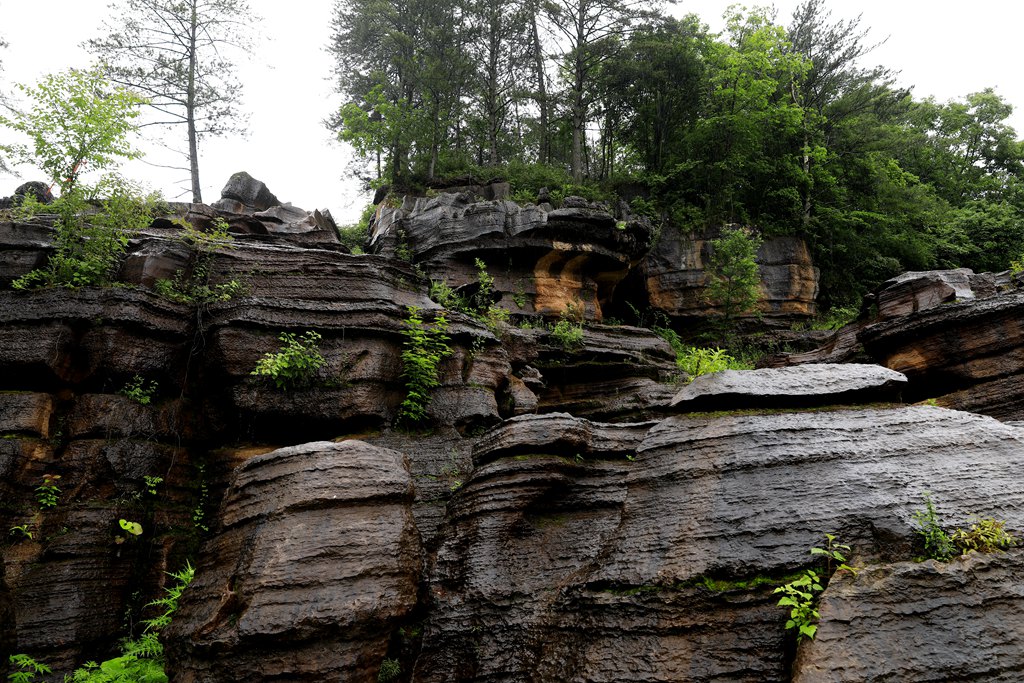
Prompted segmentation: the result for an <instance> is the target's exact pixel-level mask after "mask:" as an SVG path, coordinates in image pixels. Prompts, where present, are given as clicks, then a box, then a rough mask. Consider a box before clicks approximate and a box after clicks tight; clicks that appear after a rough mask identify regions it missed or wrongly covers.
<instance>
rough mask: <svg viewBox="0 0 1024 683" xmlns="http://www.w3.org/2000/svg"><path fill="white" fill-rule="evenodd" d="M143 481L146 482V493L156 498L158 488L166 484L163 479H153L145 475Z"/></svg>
mask: <svg viewBox="0 0 1024 683" xmlns="http://www.w3.org/2000/svg"><path fill="white" fill-rule="evenodd" d="M142 478H143V480H145V482H146V493H148V494H149V495H151V496H156V487H157V486H159V485H160V484H162V483H163V482H164V478H163V477H151V476H149V475H148V474H147V475H144V476H143V477H142Z"/></svg>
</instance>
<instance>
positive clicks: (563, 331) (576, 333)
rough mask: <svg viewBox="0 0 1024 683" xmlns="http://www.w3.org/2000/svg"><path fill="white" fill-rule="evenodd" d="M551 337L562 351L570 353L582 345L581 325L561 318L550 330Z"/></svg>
mask: <svg viewBox="0 0 1024 683" xmlns="http://www.w3.org/2000/svg"><path fill="white" fill-rule="evenodd" d="M551 336H552V337H554V338H555V340H556V341H557V342H558V343H559V344H560V345H561V347H562V348H563V349H565V350H566V351H572V350H573V349H576V348H578V347H580V346H582V345H583V323H580V322H572V321H571V320H567V319H565V318H562V319H561V320H559V321H558V322H557V323H555V326H554V327H552V328H551Z"/></svg>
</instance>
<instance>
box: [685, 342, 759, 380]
mask: <svg viewBox="0 0 1024 683" xmlns="http://www.w3.org/2000/svg"><path fill="white" fill-rule="evenodd" d="M670 343H671V342H670ZM677 353H678V352H677ZM676 365H677V366H678V367H679V369H680V370H682V371H683V372H684V373H686V375H687V377H688V378H689V379H688V381H690V382H692V381H693V380H694V379H695V378H697V377H700V376H701V375H710V374H711V373H713V372H721V371H722V370H751V369H753V366H751V365H750V364H749V363H745V362H743V361H740V360H737V359H736V358H733V357H732V356H730V355H729V354H728V353H726V352H725V350H723V349H719V348H714V349H705V348H699V347H696V346H693V347H690V348H687V349H684V350H683V351H682V353H678V355H677V356H676Z"/></svg>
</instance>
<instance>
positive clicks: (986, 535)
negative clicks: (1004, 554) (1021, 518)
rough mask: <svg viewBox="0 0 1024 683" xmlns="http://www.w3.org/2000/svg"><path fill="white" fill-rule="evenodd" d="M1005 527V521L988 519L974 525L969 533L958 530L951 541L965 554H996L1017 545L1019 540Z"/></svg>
mask: <svg viewBox="0 0 1024 683" xmlns="http://www.w3.org/2000/svg"><path fill="white" fill-rule="evenodd" d="M1005 527H1006V522H1005V521H1001V520H996V519H992V518H991V517H987V518H985V519H981V520H978V521H977V522H975V523H974V524H972V525H971V528H970V529H968V530H967V531H964V530H963V529H957V530H956V531H954V532H953V534H952V535H951V536H950V540H951V541H952V542H953V544H954V545H955V546H956V547H957V548H959V549H960V551H961V552H963V553H968V552H971V551H976V552H979V553H995V552H999V551H1002V550H1007V549H1009V548H1012V547H1013V546H1014V545H1016V544H1017V538H1016V537H1015V536H1013V535H1012V534H1010V533H1008V532H1007V531H1006V529H1005Z"/></svg>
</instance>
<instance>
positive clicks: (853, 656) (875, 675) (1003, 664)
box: [793, 550, 1024, 683]
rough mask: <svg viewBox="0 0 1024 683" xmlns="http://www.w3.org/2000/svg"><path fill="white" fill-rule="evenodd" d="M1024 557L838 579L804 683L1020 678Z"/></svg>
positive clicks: (802, 658)
mask: <svg viewBox="0 0 1024 683" xmlns="http://www.w3.org/2000/svg"><path fill="white" fill-rule="evenodd" d="M1022 559H1024V551H1021V550H1014V551H1012V552H1010V553H998V554H994V555H980V554H971V555H968V556H967V557H965V558H964V559H958V560H954V561H952V562H949V563H945V564H944V563H941V562H935V561H934V560H929V561H927V562H922V563H921V564H916V563H913V562H901V563H898V564H893V565H885V566H881V567H870V568H866V569H864V570H862V571H861V572H860V573H859V574H858V575H857V576H856V577H851V576H849V575H845V576H843V577H838V576H837V577H836V578H835V580H833V582H832V583H831V584H830V585H829V587H828V588H827V589H826V591H825V593H824V594H823V595H822V600H821V604H820V610H819V611H820V612H821V622H820V624H819V626H818V633H817V637H816V638H815V640H814V641H812V642H807V643H804V644H803V645H802V646H801V648H800V652H799V655H798V657H797V661H796V665H795V667H794V676H793V680H794V681H796V682H797V683H812V682H814V683H816V682H817V681H836V682H839V681H850V682H851V683H852V682H853V681H857V682H860V681H901V682H902V683H911V682H914V681H1007V682H1009V681H1020V680H1022V678H1024V563H1022Z"/></svg>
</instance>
